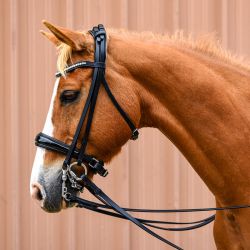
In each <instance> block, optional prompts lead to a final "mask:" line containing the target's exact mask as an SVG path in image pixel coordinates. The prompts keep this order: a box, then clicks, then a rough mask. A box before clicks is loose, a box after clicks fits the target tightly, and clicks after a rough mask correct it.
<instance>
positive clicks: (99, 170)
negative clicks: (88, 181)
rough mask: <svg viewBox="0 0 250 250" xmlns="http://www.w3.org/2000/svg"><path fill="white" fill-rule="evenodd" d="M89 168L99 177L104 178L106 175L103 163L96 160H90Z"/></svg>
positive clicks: (106, 171)
mask: <svg viewBox="0 0 250 250" xmlns="http://www.w3.org/2000/svg"><path fill="white" fill-rule="evenodd" d="M89 166H90V167H91V168H92V169H93V170H94V171H95V172H97V173H98V174H99V175H101V176H103V177H106V176H107V175H108V170H107V169H105V168H104V167H103V162H102V161H98V160H97V159H96V158H94V157H93V158H92V159H91V161H90V162H89Z"/></svg>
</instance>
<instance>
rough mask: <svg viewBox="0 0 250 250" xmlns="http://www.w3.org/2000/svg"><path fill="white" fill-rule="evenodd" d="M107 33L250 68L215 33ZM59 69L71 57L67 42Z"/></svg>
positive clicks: (115, 30) (59, 69)
mask: <svg viewBox="0 0 250 250" xmlns="http://www.w3.org/2000/svg"><path fill="white" fill-rule="evenodd" d="M107 34H108V36H109V35H111V36H112V35H115V36H116V37H117V36H118V37H120V38H122V39H129V40H131V39H135V40H142V41H145V42H157V43H159V44H161V43H168V44H171V45H176V46H182V47H184V48H190V49H192V50H194V51H197V52H200V53H203V54H206V55H209V56H210V57H213V58H218V59H220V60H223V61H224V62H225V63H229V64H231V65H233V66H237V67H240V68H242V69H245V70H250V63H249V62H248V60H246V59H245V58H244V57H242V56H238V55H234V54H233V53H231V52H230V51H228V50H226V49H224V48H222V45H221V42H220V41H219V39H218V38H216V35H215V34H213V33H212V34H206V35H201V36H199V37H198V38H196V39H195V38H194V37H193V36H192V35H188V36H185V35H184V32H183V31H176V32H175V33H174V34H173V35H168V34H155V33H153V32H132V31H127V30H123V29H121V30H117V29H108V30H107ZM58 52H59V53H58V59H57V69H58V71H59V72H61V73H62V74H63V75H64V70H65V68H66V67H67V66H68V64H67V63H68V61H69V59H70V58H71V54H72V49H71V47H70V46H68V45H66V44H63V43H62V44H61V45H59V46H58Z"/></svg>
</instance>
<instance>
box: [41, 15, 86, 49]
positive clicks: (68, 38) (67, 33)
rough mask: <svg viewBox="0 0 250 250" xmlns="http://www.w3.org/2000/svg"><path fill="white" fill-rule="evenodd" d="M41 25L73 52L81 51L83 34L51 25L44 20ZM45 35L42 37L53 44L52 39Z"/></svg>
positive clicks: (83, 40) (83, 39) (83, 41)
mask: <svg viewBox="0 0 250 250" xmlns="http://www.w3.org/2000/svg"><path fill="white" fill-rule="evenodd" d="M43 24H44V25H45V26H46V27H47V28H48V29H49V30H50V31H51V32H52V33H53V35H54V36H55V38H57V39H58V41H60V42H63V43H65V44H67V45H69V46H70V47H71V48H72V49H73V50H82V49H83V48H84V43H85V36H84V35H83V33H81V32H77V31H72V30H69V29H66V28H62V27H58V26H55V25H52V24H51V23H49V22H47V21H46V20H43ZM47 34H48V33H46V34H44V35H45V36H46V37H48V38H49V40H51V41H52V42H54V39H53V38H52V37H51V36H50V35H49V36H48V35H47ZM54 43H55V42H54Z"/></svg>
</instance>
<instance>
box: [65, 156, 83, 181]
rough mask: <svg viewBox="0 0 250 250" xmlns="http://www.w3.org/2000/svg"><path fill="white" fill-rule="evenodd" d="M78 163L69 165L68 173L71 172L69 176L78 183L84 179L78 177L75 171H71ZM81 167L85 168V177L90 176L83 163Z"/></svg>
mask: <svg viewBox="0 0 250 250" xmlns="http://www.w3.org/2000/svg"><path fill="white" fill-rule="evenodd" d="M77 164H78V163H77V162H76V161H75V162H72V163H71V164H70V165H69V168H68V171H69V174H70V175H71V176H72V177H73V178H74V179H75V180H76V181H81V180H82V178H80V177H78V176H77V175H76V174H75V173H74V171H73V170H71V168H72V167H73V166H75V165H77ZM81 166H82V167H83V168H84V175H85V176H86V175H87V174H88V169H87V167H86V165H85V164H83V163H81Z"/></svg>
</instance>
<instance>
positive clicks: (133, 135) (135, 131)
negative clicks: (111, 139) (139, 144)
mask: <svg viewBox="0 0 250 250" xmlns="http://www.w3.org/2000/svg"><path fill="white" fill-rule="evenodd" d="M138 137H139V131H138V129H137V128H136V129H135V130H134V131H133V132H132V136H131V139H132V140H134V141H135V140H137V139H138Z"/></svg>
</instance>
